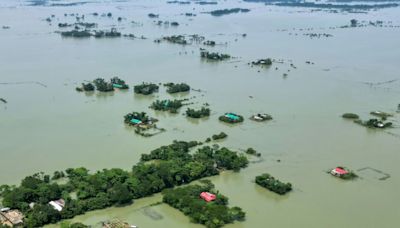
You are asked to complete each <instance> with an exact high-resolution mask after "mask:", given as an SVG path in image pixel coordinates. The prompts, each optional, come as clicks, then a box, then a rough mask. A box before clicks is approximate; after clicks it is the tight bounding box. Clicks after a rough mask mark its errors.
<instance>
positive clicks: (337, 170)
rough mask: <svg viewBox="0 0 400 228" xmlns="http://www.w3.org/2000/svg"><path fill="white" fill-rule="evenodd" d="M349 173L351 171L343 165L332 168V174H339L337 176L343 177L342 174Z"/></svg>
mask: <svg viewBox="0 0 400 228" xmlns="http://www.w3.org/2000/svg"><path fill="white" fill-rule="evenodd" d="M348 173H349V171H347V170H345V169H344V168H342V167H336V168H334V169H332V170H331V174H332V175H333V176H337V177H341V176H343V175H346V174H348Z"/></svg>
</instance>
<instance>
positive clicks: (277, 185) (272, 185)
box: [256, 173, 292, 195]
mask: <svg viewBox="0 0 400 228" xmlns="http://www.w3.org/2000/svg"><path fill="white" fill-rule="evenodd" d="M256 183H257V184H258V185H260V186H262V187H264V188H266V189H268V190H270V191H272V192H275V193H278V194H279V195H284V194H286V193H287V192H289V191H291V190H292V184H290V183H286V184H285V183H283V182H281V181H279V180H278V179H275V178H274V177H273V176H271V175H269V174H268V173H264V174H262V175H260V176H256Z"/></svg>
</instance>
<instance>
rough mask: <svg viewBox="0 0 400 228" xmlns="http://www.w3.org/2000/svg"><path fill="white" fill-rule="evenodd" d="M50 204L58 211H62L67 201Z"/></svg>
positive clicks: (54, 201)
mask: <svg viewBox="0 0 400 228" xmlns="http://www.w3.org/2000/svg"><path fill="white" fill-rule="evenodd" d="M49 204H50V205H51V206H52V207H53V208H54V210H57V211H62V210H63V209H64V207H65V201H64V200H63V199H59V200H53V201H50V202H49Z"/></svg>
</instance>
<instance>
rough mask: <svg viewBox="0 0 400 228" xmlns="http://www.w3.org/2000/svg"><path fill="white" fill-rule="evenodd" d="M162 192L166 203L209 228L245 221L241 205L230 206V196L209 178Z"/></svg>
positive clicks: (192, 220) (194, 221)
mask: <svg viewBox="0 0 400 228" xmlns="http://www.w3.org/2000/svg"><path fill="white" fill-rule="evenodd" d="M162 194H163V202H164V203H166V204H168V205H170V206H171V207H173V208H176V209H178V210H179V211H181V212H183V213H184V214H185V215H186V216H188V217H189V218H190V220H191V222H193V223H198V224H203V225H205V226H206V227H207V228H217V227H222V226H224V225H225V224H229V223H233V222H235V221H243V220H244V219H245V216H246V214H245V212H243V211H242V209H241V208H240V207H228V197H226V196H224V195H222V194H221V193H219V191H217V190H215V189H214V185H213V184H212V183H211V182H210V181H208V180H207V181H202V182H201V185H199V184H196V185H188V186H184V187H179V188H175V189H168V190H165V191H164V192H163V193H162Z"/></svg>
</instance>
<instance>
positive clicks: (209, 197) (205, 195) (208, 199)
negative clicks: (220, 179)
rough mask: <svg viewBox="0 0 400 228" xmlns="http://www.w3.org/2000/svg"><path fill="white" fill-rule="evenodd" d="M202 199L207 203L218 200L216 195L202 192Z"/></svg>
mask: <svg viewBox="0 0 400 228" xmlns="http://www.w3.org/2000/svg"><path fill="white" fill-rule="evenodd" d="M200 197H201V198H202V199H204V200H205V201H206V202H211V201H213V200H215V199H216V198H217V196H216V195H214V194H212V193H209V192H202V193H200Z"/></svg>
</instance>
